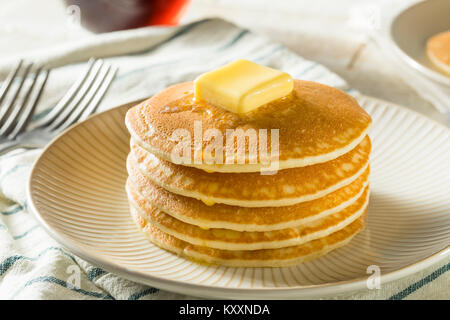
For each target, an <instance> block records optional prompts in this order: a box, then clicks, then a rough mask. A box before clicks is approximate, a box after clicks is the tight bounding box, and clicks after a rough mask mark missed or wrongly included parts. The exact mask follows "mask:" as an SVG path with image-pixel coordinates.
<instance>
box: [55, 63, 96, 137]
mask: <svg viewBox="0 0 450 320" xmlns="http://www.w3.org/2000/svg"><path fill="white" fill-rule="evenodd" d="M102 65H103V60H97V62H96V63H95V65H94V67H93V70H92V71H91V72H90V73H89V76H88V77H87V79H86V81H85V82H84V83H83V85H82V86H81V88H80V90H79V91H78V92H77V93H76V95H75V97H74V99H73V100H71V101H70V103H69V104H68V106H67V107H66V108H65V109H64V110H63V111H62V112H61V113H60V114H59V115H58V116H57V117H56V119H55V120H54V121H53V122H52V123H51V124H50V125H49V126H48V130H50V131H51V130H55V129H56V128H58V127H59V126H60V125H61V124H62V123H63V122H64V121H65V120H66V119H67V117H68V116H69V115H70V114H71V113H72V111H73V110H74V109H75V108H76V107H77V105H78V104H79V103H80V101H81V100H82V99H83V97H84V96H85V94H86V92H88V90H89V88H90V87H91V86H92V83H93V82H94V81H95V79H96V78H97V74H98V72H99V71H100V69H101V67H102Z"/></svg>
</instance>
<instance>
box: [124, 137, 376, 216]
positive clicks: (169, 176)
mask: <svg viewBox="0 0 450 320" xmlns="http://www.w3.org/2000/svg"><path fill="white" fill-rule="evenodd" d="M370 150H371V143H370V139H369V137H367V136H366V137H365V138H364V140H363V141H362V142H361V143H360V144H359V145H358V146H357V147H355V148H354V149H353V150H351V151H350V152H348V153H346V154H344V155H342V156H340V157H339V158H337V159H334V160H331V161H328V162H326V163H320V164H316V165H312V166H306V167H301V168H293V169H285V170H280V171H278V172H277V173H276V174H275V175H262V174H260V173H259V172H258V173H256V172H254V173H219V172H214V173H207V172H205V171H203V170H199V169H196V168H192V167H186V166H180V165H175V164H173V163H171V162H168V161H165V160H162V159H160V158H158V157H156V156H155V155H153V154H151V153H149V152H147V151H145V150H144V149H142V148H141V147H139V146H138V145H137V144H135V143H134V142H133V141H132V142H131V152H130V155H129V157H128V162H135V165H136V166H137V168H138V169H139V170H140V171H141V172H142V173H143V174H144V175H145V176H147V177H148V178H149V179H150V180H151V181H152V182H153V183H155V184H156V185H158V186H160V187H162V188H164V189H166V190H168V191H170V192H173V193H176V194H179V195H183V196H187V197H191V198H195V199H199V200H202V201H203V202H205V203H207V204H214V203H223V204H227V205H233V206H241V207H253V208H254V207H280V206H290V205H294V204H297V203H301V202H305V201H310V200H314V199H318V198H320V197H323V196H325V195H327V194H329V193H331V192H333V191H336V190H338V189H339V188H342V187H344V186H346V185H348V184H350V183H352V182H353V181H355V180H356V179H357V178H358V177H359V176H360V175H361V174H363V173H364V171H365V170H366V168H367V167H368V164H369V155H370Z"/></svg>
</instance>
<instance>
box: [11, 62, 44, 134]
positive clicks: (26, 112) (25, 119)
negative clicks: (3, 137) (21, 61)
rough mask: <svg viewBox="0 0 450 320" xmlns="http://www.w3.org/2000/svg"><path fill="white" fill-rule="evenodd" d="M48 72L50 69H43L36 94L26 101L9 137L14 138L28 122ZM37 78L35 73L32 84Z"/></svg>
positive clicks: (42, 89)
mask: <svg viewBox="0 0 450 320" xmlns="http://www.w3.org/2000/svg"><path fill="white" fill-rule="evenodd" d="M49 74H50V70H46V71H44V79H43V80H42V81H41V84H40V86H39V88H38V89H37V92H36V94H35V95H34V97H33V98H32V99H31V101H30V103H28V105H27V108H26V109H25V110H24V111H23V113H22V115H21V117H20V119H19V120H18V121H17V124H16V126H15V128H14V129H13V131H12V132H11V133H10V135H9V138H10V139H15V138H16V137H17V136H18V135H19V134H20V133H22V132H23V131H24V130H25V128H26V127H27V125H28V123H29V122H30V120H31V117H32V116H33V114H34V110H35V109H36V106H37V104H38V102H39V99H40V97H41V95H42V92H43V91H44V87H45V84H46V83H47V79H48V75H49ZM37 79H38V74H36V76H35V82H34V83H33V86H34V84H35V83H36V82H37ZM32 90H33V88H31V89H30V90H29V91H30V92H29V93H28V94H30V93H31V91H32Z"/></svg>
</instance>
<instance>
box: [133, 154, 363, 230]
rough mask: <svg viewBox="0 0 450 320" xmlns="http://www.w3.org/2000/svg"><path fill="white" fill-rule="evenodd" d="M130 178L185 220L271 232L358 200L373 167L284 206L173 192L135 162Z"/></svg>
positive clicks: (145, 193) (161, 206) (158, 204)
mask: <svg viewBox="0 0 450 320" xmlns="http://www.w3.org/2000/svg"><path fill="white" fill-rule="evenodd" d="M127 170H128V173H129V180H130V183H131V184H132V185H133V187H134V188H135V189H136V191H137V192H138V193H140V194H142V196H143V197H144V198H145V199H146V200H148V201H149V202H150V203H151V204H152V205H154V206H155V207H157V208H158V209H160V210H162V211H164V212H166V213H167V214H170V215H171V216H173V217H174V218H176V219H178V220H181V221H183V222H186V223H189V224H194V225H197V226H200V227H202V228H205V229H208V228H225V229H231V230H236V231H271V230H279V229H286V228H294V227H298V226H301V225H304V224H306V223H309V222H311V221H314V220H316V219H319V218H323V217H325V216H327V215H330V214H334V213H336V212H338V211H340V210H343V209H345V208H346V207H347V206H349V205H351V204H352V203H354V202H355V201H356V200H357V199H358V198H359V197H360V196H361V194H362V193H363V191H364V188H365V187H366V186H367V185H368V182H369V181H368V180H369V173H370V168H369V167H368V168H367V169H366V171H365V172H364V173H363V174H362V175H360V176H359V177H358V178H357V179H356V180H355V181H353V182H352V183H350V184H349V185H347V186H344V187H342V188H340V189H338V190H336V191H334V192H332V193H329V194H328V195H326V196H324V197H322V198H319V199H315V200H311V201H307V202H302V203H298V204H295V205H292V206H284V207H262V208H249V207H237V206H228V205H224V204H220V203H217V204H215V205H213V206H208V205H206V204H204V203H203V202H202V201H199V200H197V199H194V198H190V197H185V196H181V195H177V194H174V193H171V192H169V191H167V190H165V189H163V188H161V187H159V186H157V185H155V184H154V183H153V182H152V181H151V180H150V179H149V178H148V177H146V176H145V175H144V174H143V173H142V172H140V171H139V170H138V169H137V168H136V165H135V162H134V161H128V162H127Z"/></svg>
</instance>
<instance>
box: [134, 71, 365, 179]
mask: <svg viewBox="0 0 450 320" xmlns="http://www.w3.org/2000/svg"><path fill="white" fill-rule="evenodd" d="M196 121H198V122H196ZM194 122H196V123H197V124H199V123H200V124H201V129H202V132H203V135H204V133H205V132H206V130H208V129H217V130H219V132H220V133H221V134H222V135H223V137H224V156H223V163H224V164H217V163H211V159H208V158H206V156H205V152H204V151H205V149H211V145H212V144H211V142H212V141H210V140H207V138H206V137H205V138H204V139H203V141H202V143H201V145H200V144H199V146H201V148H199V149H201V151H202V154H201V155H202V158H201V159H200V160H201V161H200V163H195V162H194V161H191V162H189V163H186V162H184V163H182V164H183V165H186V166H192V167H197V168H200V169H204V170H207V171H217V172H258V171H260V170H261V169H262V168H265V167H267V163H263V158H262V157H260V156H259V150H256V151H257V153H256V159H255V161H256V163H252V162H251V161H249V159H248V158H247V159H246V161H245V163H237V161H236V159H234V158H231V157H230V156H229V155H228V157H227V154H226V152H225V140H226V138H225V137H226V130H228V129H234V130H237V129H242V130H244V131H245V130H248V129H254V130H256V132H257V133H258V132H259V130H260V129H266V130H267V140H268V142H267V150H268V154H269V155H270V154H271V151H272V150H271V129H278V130H279V157H278V159H279V169H286V168H295V167H303V166H307V165H312V164H317V163H323V162H327V161H330V160H333V159H336V158H337V157H339V156H341V155H343V154H345V153H347V152H349V151H350V150H352V149H353V148H354V147H356V146H357V145H358V144H359V143H360V142H361V141H362V140H363V139H364V137H365V135H366V134H367V131H368V129H369V127H370V124H371V118H370V116H369V115H368V114H367V113H366V112H365V111H364V110H363V109H362V108H361V107H360V106H359V104H358V103H357V101H356V100H355V99H354V98H352V97H351V96H349V95H348V94H346V93H345V92H342V91H340V90H338V89H335V88H332V87H329V86H325V85H322V84H318V83H315V82H309V81H302V80H295V81H294V90H293V92H292V94H290V95H289V96H287V97H284V98H281V99H278V100H275V101H273V102H271V103H268V104H266V105H263V106H261V107H259V108H257V109H255V110H253V111H251V112H248V113H246V114H236V113H233V112H230V111H227V110H225V109H222V108H220V107H216V106H214V105H211V104H208V103H206V102H197V101H194V99H193V83H192V82H185V83H180V84H177V85H174V86H172V87H169V88H167V89H165V90H163V91H162V92H160V93H158V94H157V95H155V96H153V97H152V98H150V99H148V100H146V101H144V102H142V103H141V104H139V105H138V106H136V107H134V108H132V109H130V110H129V111H128V113H127V115H126V125H127V127H128V130H129V131H130V133H131V136H132V137H133V138H134V140H135V141H136V142H137V143H138V144H139V145H140V146H141V147H143V148H144V149H146V150H147V151H149V152H151V153H153V154H155V155H156V156H158V157H159V158H161V159H163V160H166V161H171V162H173V161H172V157H171V154H172V152H174V150H176V146H177V142H178V141H176V139H172V134H173V133H174V132H175V130H177V129H184V130H186V132H188V133H189V134H190V136H191V139H192V140H191V141H192V143H191V144H190V151H191V157H190V158H191V159H194V150H195V147H196V145H195V144H194V136H195V135H194ZM256 138H257V141H258V142H259V137H258V136H257V137H256ZM274 141H275V140H274ZM249 145H255V144H254V143H252V144H250V143H249V139H246V144H245V153H246V154H248V153H249V152H250V151H251V149H250V147H249ZM208 146H209V147H208ZM234 148H236V144H235V145H234ZM199 151H200V150H199ZM233 151H235V150H231V152H233ZM271 160H275V158H271Z"/></svg>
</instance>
